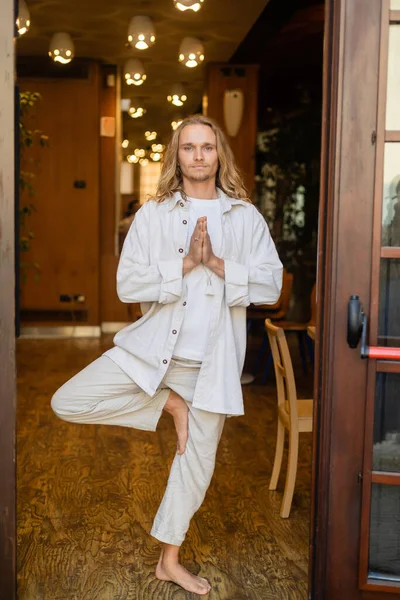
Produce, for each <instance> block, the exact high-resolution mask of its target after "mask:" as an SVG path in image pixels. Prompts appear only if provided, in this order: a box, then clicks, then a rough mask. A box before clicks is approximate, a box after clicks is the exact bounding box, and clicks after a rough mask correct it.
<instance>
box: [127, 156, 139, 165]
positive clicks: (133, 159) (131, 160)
mask: <svg viewBox="0 0 400 600" xmlns="http://www.w3.org/2000/svg"><path fill="white" fill-rule="evenodd" d="M126 160H127V161H128V162H129V163H131V164H134V163H137V162H139V159H138V157H137V156H135V155H134V154H129V155H128V156H127V157H126Z"/></svg>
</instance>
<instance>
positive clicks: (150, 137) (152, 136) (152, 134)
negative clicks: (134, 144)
mask: <svg viewBox="0 0 400 600" xmlns="http://www.w3.org/2000/svg"><path fill="white" fill-rule="evenodd" d="M144 137H145V138H146V140H147V141H148V142H151V141H152V140H155V139H156V138H157V131H146V133H145V134H144Z"/></svg>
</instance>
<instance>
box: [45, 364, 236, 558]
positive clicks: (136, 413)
mask: <svg viewBox="0 0 400 600" xmlns="http://www.w3.org/2000/svg"><path fill="white" fill-rule="evenodd" d="M199 370H200V365H199V363H194V362H193V361H182V360H181V359H180V360H176V359H175V360H174V359H172V360H171V363H170V366H169V368H168V370H167V372H166V374H165V376H164V379H163V380H162V382H161V384H160V387H159V389H158V390H157V392H156V394H155V395H154V396H153V397H152V398H151V397H150V396H148V394H146V393H145V392H144V391H143V390H142V389H141V388H140V387H138V386H137V385H136V384H135V382H134V381H133V380H132V379H131V378H130V377H129V376H128V375H127V374H126V373H125V372H124V371H122V369H120V367H119V366H118V365H117V364H116V363H114V362H113V361H112V360H111V359H110V358H108V357H107V356H101V357H100V358H98V359H97V360H95V361H94V362H92V363H91V364H90V365H88V366H87V367H86V368H85V369H83V370H82V371H80V372H79V373H78V374H77V375H75V376H74V377H72V379H70V380H69V381H67V382H66V383H65V384H64V385H63V386H62V387H61V388H60V389H59V390H58V391H57V392H56V393H55V394H54V396H53V398H52V400H51V407H52V409H53V411H54V412H55V414H56V415H57V416H58V417H60V419H64V420H65V421H71V422H72V423H94V424H101V425H120V426H122V427H133V428H135V429H145V430H148V431H155V430H156V427H157V423H158V420H159V418H160V416H161V413H162V410H163V408H164V405H165V403H166V401H167V399H168V395H169V392H170V390H174V391H175V392H176V393H177V394H179V395H180V396H182V398H184V400H185V401H186V403H187V405H188V408H189V439H188V442H187V445H186V450H185V452H184V454H182V455H178V454H176V455H175V458H174V461H173V463H172V467H171V471H170V475H169V479H168V485H167V489H166V491H165V494H164V497H163V500H162V502H161V505H160V507H159V509H158V512H157V515H156V517H155V519H154V523H153V527H152V530H151V535H152V536H154V537H155V538H157V539H158V540H160V541H161V542H165V543H167V544H174V545H176V546H180V545H181V544H182V542H183V540H184V539H185V535H186V532H187V530H188V528H189V523H190V520H191V518H192V516H193V515H194V513H195V512H196V511H197V509H198V508H199V507H200V505H201V503H202V502H203V499H204V496H205V494H206V491H207V488H208V486H209V485H210V481H211V478H212V475H213V472H214V466H215V456H216V453H217V447H218V442H219V440H220V437H221V433H222V429H223V426H224V422H225V417H226V415H222V414H218V413H211V412H207V411H204V410H200V409H198V408H193V406H192V400H193V394H194V389H195V386H196V381H197V377H198V374H199Z"/></svg>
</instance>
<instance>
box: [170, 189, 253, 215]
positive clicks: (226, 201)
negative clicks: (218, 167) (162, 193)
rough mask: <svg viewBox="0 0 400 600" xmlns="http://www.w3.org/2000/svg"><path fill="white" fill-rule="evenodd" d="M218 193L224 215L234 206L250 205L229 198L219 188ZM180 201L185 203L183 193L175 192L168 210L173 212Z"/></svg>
mask: <svg viewBox="0 0 400 600" xmlns="http://www.w3.org/2000/svg"><path fill="white" fill-rule="evenodd" d="M217 191H218V196H219V198H220V200H221V204H222V214H224V213H226V212H228V211H230V210H231V208H232V206H235V205H236V204H241V205H242V206H246V205H247V204H249V203H248V202H246V201H245V200H239V199H238V198H230V196H227V195H226V194H225V193H224V192H223V191H222V190H221V189H219V188H217ZM180 201H182V202H185V200H184V199H183V198H182V195H181V193H180V192H175V194H174V195H173V196H172V198H171V199H170V200H169V206H168V210H169V211H171V210H172V209H173V208H175V206H176V205H177V204H178V202H180Z"/></svg>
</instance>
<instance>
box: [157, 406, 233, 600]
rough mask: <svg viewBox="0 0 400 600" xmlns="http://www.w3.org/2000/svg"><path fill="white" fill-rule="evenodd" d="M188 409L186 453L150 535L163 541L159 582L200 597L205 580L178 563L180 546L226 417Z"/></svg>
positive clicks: (208, 475)
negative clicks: (169, 583)
mask: <svg viewBox="0 0 400 600" xmlns="http://www.w3.org/2000/svg"><path fill="white" fill-rule="evenodd" d="M187 405H188V408H189V436H188V441H187V444H186V450H185V452H184V453H183V454H182V455H178V454H177V455H176V456H175V459H174V462H173V464H172V467H171V472H170V475H169V479H168V486H167V489H166V492H165V494H164V497H163V500H162V502H161V505H160V508H159V509H158V512H157V515H156V517H155V519H154V524H153V528H152V530H151V535H153V536H154V537H155V538H157V539H158V540H160V541H161V542H164V546H163V550H162V553H161V556H160V560H159V563H158V565H157V570H156V575H157V577H158V578H159V579H163V580H167V581H174V582H175V583H178V584H179V585H181V586H182V587H184V588H185V589H186V590H188V591H192V592H194V593H197V594H203V595H204V594H206V593H208V592H209V589H210V585H209V583H208V581H207V580H206V579H203V578H202V577H196V576H195V575H192V574H191V573H189V572H188V571H186V569H185V568H184V567H183V566H182V565H180V564H179V560H178V555H179V547H180V545H181V544H182V542H183V541H184V539H185V535H186V532H187V530H188V528H189V523H190V520H191V518H192V516H193V515H194V513H195V512H196V511H197V510H198V508H199V507H200V505H201V503H202V502H203V499H204V496H205V494H206V491H207V489H208V487H209V485H210V482H211V478H212V475H213V473H214V467H215V457H216V453H217V448H218V443H219V440H220V437H221V434H222V430H223V426H224V423H225V418H226V415H221V414H218V413H211V412H207V411H203V410H199V409H197V408H193V407H192V405H191V402H187Z"/></svg>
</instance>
